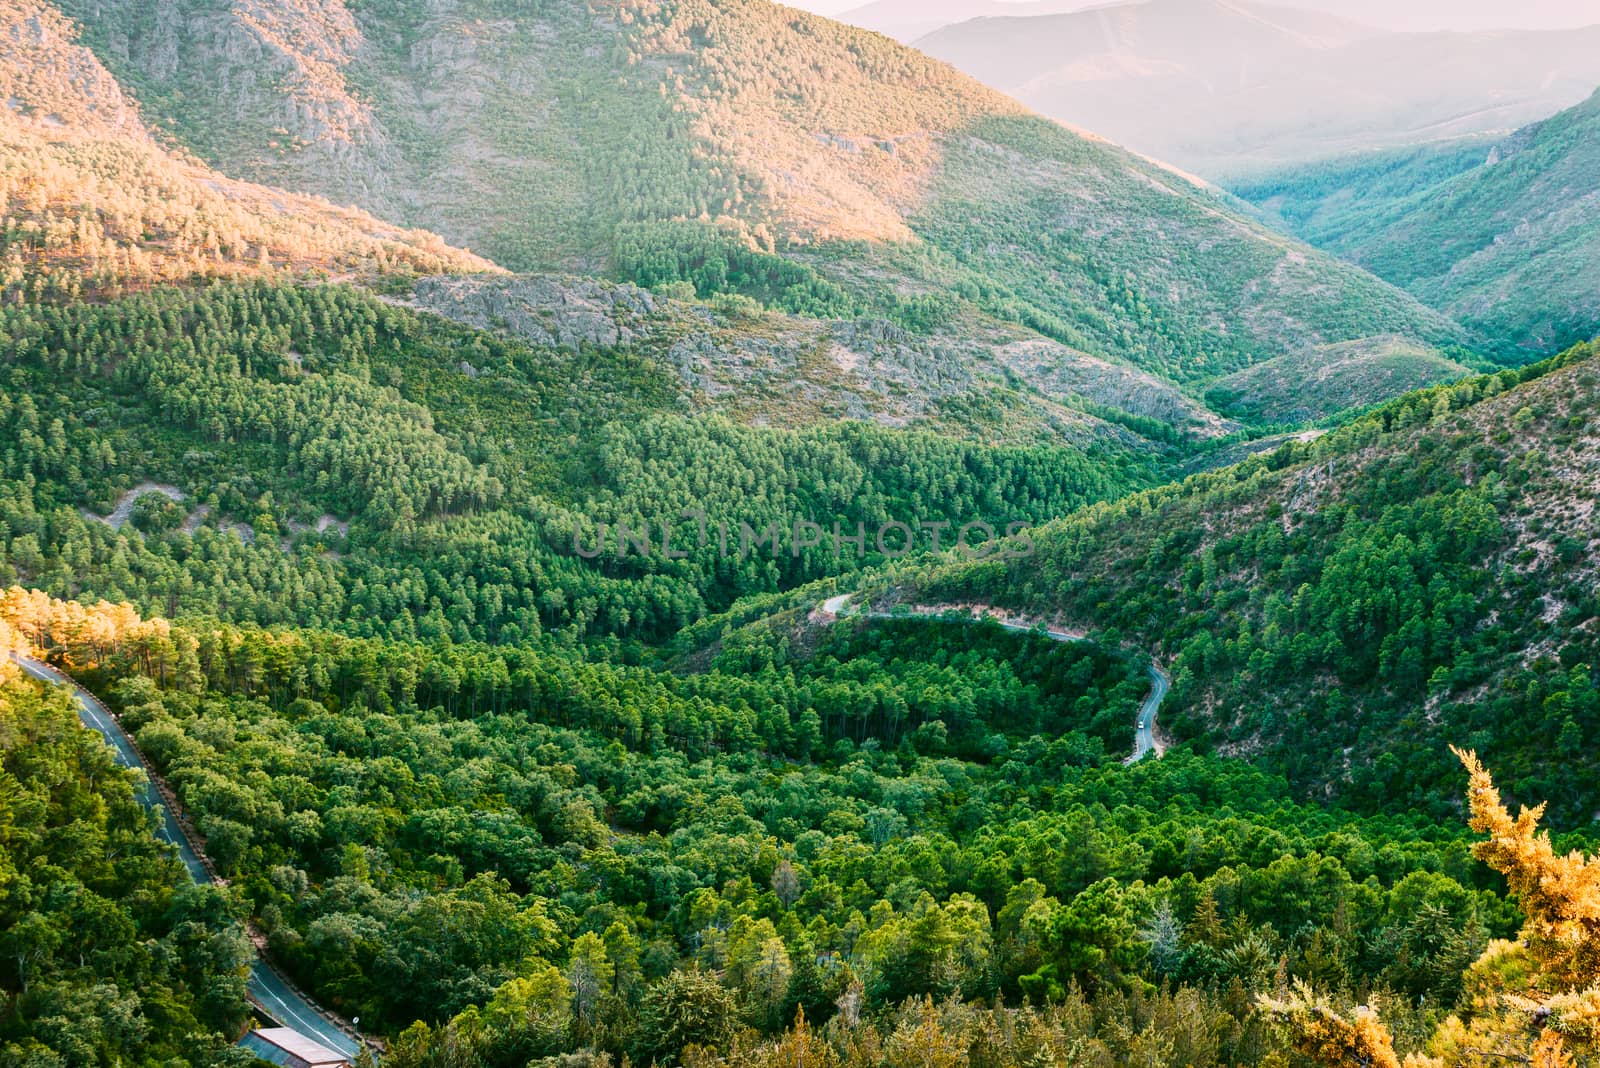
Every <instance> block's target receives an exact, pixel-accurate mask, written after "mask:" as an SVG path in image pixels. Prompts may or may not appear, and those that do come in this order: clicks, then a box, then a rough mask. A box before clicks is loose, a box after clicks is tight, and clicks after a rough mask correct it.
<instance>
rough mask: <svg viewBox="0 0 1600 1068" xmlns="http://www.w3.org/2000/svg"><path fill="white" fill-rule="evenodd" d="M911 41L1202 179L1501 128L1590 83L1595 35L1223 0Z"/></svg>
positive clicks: (982, 22)
mask: <svg viewBox="0 0 1600 1068" xmlns="http://www.w3.org/2000/svg"><path fill="white" fill-rule="evenodd" d="M1019 14H1020V12H1019ZM1595 20H1596V21H1597V22H1600V13H1597V14H1596V16H1595ZM916 47H917V48H919V49H921V50H922V51H925V52H927V53H928V54H930V55H934V56H938V57H939V58H941V59H945V60H948V61H949V62H950V63H952V64H954V65H955V66H956V67H958V68H960V69H961V70H963V71H966V72H967V73H968V74H971V75H973V76H974V77H976V78H978V79H979V80H980V81H983V82H985V83H987V84H989V85H993V86H995V87H996V88H999V89H1001V90H1004V91H1005V92H1007V93H1010V94H1012V95H1013V96H1015V97H1017V98H1018V99H1019V100H1021V101H1023V102H1024V103H1026V104H1028V105H1030V106H1031V107H1034V108H1037V109H1039V110H1040V111H1042V112H1043V113H1044V114H1046V115H1050V116H1052V117H1054V118H1057V119H1060V120H1061V121H1063V122H1068V123H1072V124H1075V125H1077V126H1081V127H1084V128H1087V129H1090V130H1093V131H1095V132H1096V133H1098V134H1101V135H1102V136H1105V137H1107V138H1109V139H1110V140H1112V141H1115V142H1117V143H1119V144H1124V145H1127V146H1128V147H1130V148H1133V149H1136V150H1138V151H1140V152H1144V153H1147V154H1149V155H1151V156H1154V157H1156V158H1158V159H1163V160H1167V161H1169V162H1171V163H1174V164H1177V165H1179V166H1182V167H1184V168H1187V169H1189V170H1191V171H1195V172H1197V173H1199V174H1202V175H1204V176H1206V177H1207V178H1215V179H1222V178H1227V177H1229V176H1232V175H1236V174H1248V173H1251V172H1253V171H1257V170H1260V169H1261V168H1263V167H1272V166H1283V165H1285V164H1288V163H1293V162H1297V161H1301V160H1312V159H1324V158H1327V157H1329V156H1334V155H1338V154H1340V153H1345V152H1350V151H1355V150H1360V149H1373V148H1379V147H1384V146H1394V145H1413V144H1417V143H1421V142H1428V141H1436V140H1439V139H1441V138H1447V137H1460V136H1467V135H1472V134H1478V133H1482V132H1485V131H1492V132H1496V133H1502V134H1503V133H1504V132H1505V131H1507V130H1514V129H1516V128H1518V127H1519V126H1522V125H1525V124H1526V123H1529V122H1533V121H1536V120H1540V119H1544V118H1546V117H1547V116H1549V115H1552V114H1554V113H1556V112H1557V111H1560V110H1561V109H1562V108H1566V107H1571V106H1572V105H1573V104H1576V103H1577V102H1579V101H1581V100H1582V99H1583V98H1584V97H1586V96H1588V95H1589V93H1590V92H1591V91H1592V90H1593V89H1594V86H1595V85H1596V84H1597V83H1600V26H1596V27H1593V28H1591V29H1585V30H1562V31H1553V30H1552V31H1544V32H1515V33H1513V32H1481V33H1471V34H1469V33H1407V34H1395V33H1389V32H1385V31H1382V30H1377V29H1373V28H1371V27H1368V26H1363V25H1359V24H1356V23H1352V22H1346V21H1344V20H1342V19H1338V18H1334V17H1332V16H1331V15H1325V14H1322V13H1320V12H1312V11H1305V10H1301V9H1300V8H1299V7H1295V6H1278V5H1275V4H1262V3H1237V2H1233V0H1138V2H1133V3H1121V4H1114V5H1109V6H1104V7H1096V8H1093V9H1091V10H1086V11H1080V12H1076V13H1072V14H1061V15H1049V16H1045V15H1039V16H1035V17H1027V18H1017V17H989V18H981V19H976V20H974V21H971V22H963V23H960V24H958V25H952V26H949V27H946V28H945V29H942V30H940V31H938V32H936V33H933V34H930V35H929V36H927V37H924V38H921V39H919V40H918V41H917V42H916Z"/></svg>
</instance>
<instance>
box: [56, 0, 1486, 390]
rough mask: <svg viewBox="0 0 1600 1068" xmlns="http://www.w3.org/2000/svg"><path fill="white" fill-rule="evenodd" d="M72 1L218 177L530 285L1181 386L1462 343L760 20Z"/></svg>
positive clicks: (846, 35)
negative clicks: (532, 278)
mask: <svg viewBox="0 0 1600 1068" xmlns="http://www.w3.org/2000/svg"><path fill="white" fill-rule="evenodd" d="M71 9H72V10H73V11H74V12H76V13H78V14H80V15H81V16H82V17H83V18H84V19H85V21H86V24H87V29H86V35H87V38H88V39H89V40H90V41H91V42H93V43H94V45H95V47H96V48H97V50H98V51H99V52H100V54H101V55H102V56H103V57H106V58H107V61H108V62H110V63H111V64H112V65H113V67H114V69H115V70H116V71H117V73H118V74H119V75H120V76H121V77H122V78H123V80H124V82H125V83H126V84H128V85H131V86H134V87H135V91H136V92H137V93H138V95H139V96H140V98H141V100H142V101H143V102H144V105H145V106H146V107H147V108H149V109H151V110H152V111H154V112H156V113H158V114H160V115H161V116H162V118H163V123H164V126H165V127H166V128H169V129H171V130H173V131H174V132H175V134H176V135H177V136H179V137H180V138H181V139H183V140H184V141H185V142H186V143H187V144H189V145H190V146H191V147H192V148H194V149H195V150H196V151H197V152H199V153H201V154H202V155H204V156H205V157H206V158H208V159H210V160H213V161H214V162H216V163H217V164H218V165H221V166H224V167H225V168H226V169H228V170H230V171H232V172H234V173H239V174H241V175H244V176H247V177H251V178H253V179H257V180H270V181H273V182H279V183H283V184H286V185H289V186H290V187H293V188H302V189H306V190H309V191H313V192H318V193H322V194H324V195H327V196H330V197H333V198H335V199H339V200H345V199H350V200H354V201H356V202H357V203H360V204H362V205H363V206H365V207H367V208H369V209H371V210H374V211H377V212H379V213H380V214H384V215H386V216H389V217H394V218H398V219H401V220H403V221H405V222H406V223H408V224H412V225H424V226H428V227H430V228H433V229H436V230H438V231H439V232H441V233H443V234H445V235H446V236H447V237H448V238H449V239H451V240H453V241H456V242H458V243H461V244H469V245H471V246H472V247H475V248H483V249H484V250H485V251H487V252H488V253H489V255H490V256H491V257H493V258H494V259H495V260H496V261H497V262H500V263H502V264H504V265H506V266H509V267H512V268H514V269H530V268H550V267H553V268H561V269H578V270H581V271H585V272H592V271H594V270H596V269H600V268H609V269H611V270H612V271H613V273H615V274H617V275H620V276H622V277H625V278H627V279H629V280H633V281H639V282H643V283H645V284H648V285H651V286H663V285H670V284H673V283H675V282H680V281H686V282H689V283H691V284H692V285H694V287H695V289H696V291H697V292H698V293H699V295H700V296H702V297H706V296H711V295H715V294H716V293H719V292H725V291H729V290H732V291H735V292H741V293H745V294H747V295H750V296H753V297H755V298H756V299H758V300H761V301H762V302H763V303H766V304H768V305H769V306H773V307H781V308H784V309H785V310H790V311H797V312H802V313H805V314H814V315H824V316H831V317H855V316H859V315H862V314H881V315H887V316H888V317H890V318H896V319H898V320H899V321H901V322H913V323H915V322H920V323H928V322H934V323H937V322H941V321H947V320H948V319H949V318H950V317H952V316H955V315H957V314H958V313H960V314H970V313H972V312H973V311H975V310H976V311H980V312H982V313H985V314H990V315H995V316H998V317H1000V318H1003V319H1008V320H1011V321H1013V322H1016V323H1021V324H1023V325H1026V326H1029V327H1032V328H1034V329H1036V330H1039V331H1042V332H1043V333H1045V334H1047V335H1049V336H1050V337H1052V338H1054V339H1055V340H1056V341H1058V342H1061V343H1063V344H1065V345H1067V346H1068V347H1070V348H1072V349H1074V350H1077V351H1079V352H1081V353H1082V354H1084V355H1087V356H1090V357H1094V358H1102V359H1103V358H1114V359H1121V360H1127V361H1131V362H1133V363H1134V364H1136V365H1137V366H1139V367H1140V368H1142V369H1143V370H1146V371H1154V372H1157V373H1160V374H1162V375H1164V376H1165V377H1167V378H1169V379H1174V380H1180V381H1181V380H1188V379H1192V378H1197V377H1202V376H1204V375H1208V374H1213V373H1217V372H1221V371H1229V370H1235V369H1238V368H1239V367H1242V366H1246V365H1248V364H1250V363H1254V362H1258V361H1260V360H1262V359H1267V358H1272V357H1275V356H1278V355H1281V354H1282V353H1283V352H1284V351H1304V350H1306V349H1309V348H1314V347H1316V346H1318V345H1321V344H1326V343H1331V342H1339V341H1350V340H1356V339H1358V338H1361V337H1366V336H1372V335H1377V334H1389V333H1398V334H1403V335H1406V336H1408V337H1410V338H1412V339H1415V340H1421V341H1424V342H1428V343H1432V344H1449V343H1451V342H1453V341H1455V340H1458V339H1459V333H1458V331H1457V330H1456V328H1455V327H1454V326H1453V324H1451V323H1449V322H1448V321H1447V320H1445V319H1444V318H1442V317H1440V316H1438V315H1436V314H1433V313H1430V312H1428V311H1426V310H1424V309H1422V308H1421V307H1420V306H1418V305H1417V304H1416V303H1415V302H1413V301H1412V300H1411V299H1410V298H1408V297H1406V296H1404V295H1402V294H1399V293H1397V292H1395V291H1394V290H1392V289H1390V288H1388V287H1387V286H1384V285H1383V284H1381V283H1379V282H1377V281H1376V280H1375V279H1373V278H1371V277H1370V276H1367V275H1365V274H1364V273H1362V272H1360V271H1357V270H1354V269H1351V268H1349V267H1347V266H1345V265H1342V264H1339V263H1337V262H1335V261H1333V260H1332V259H1330V258H1327V257H1324V256H1321V255H1319V254H1316V253H1313V252H1311V251H1310V250H1308V249H1305V248H1303V247H1301V246H1299V245H1296V244H1294V243H1292V242H1288V241H1285V240H1283V239H1282V238H1281V237H1279V236H1277V235H1274V234H1272V233H1270V232H1269V231H1267V230H1265V229H1264V228H1262V227H1261V226H1260V225H1258V224H1257V223H1255V222H1253V221H1249V220H1247V219H1244V218H1243V217H1241V216H1240V215H1238V214H1237V213H1235V211H1234V210H1233V209H1232V208H1231V207H1229V206H1227V205H1226V204H1224V203H1222V202H1221V201H1220V200H1219V199H1218V198H1216V197H1214V196H1213V195H1212V194H1211V193H1210V192H1208V191H1205V190H1202V189H1198V188H1196V187H1195V186H1194V185H1192V184H1191V183H1190V182H1188V181H1187V180H1185V179H1183V178H1181V177H1179V176H1177V175H1174V174H1172V173H1170V172H1168V171H1166V170H1164V169H1162V168H1160V167H1157V166H1154V165H1152V164H1149V163H1147V162H1145V161H1143V160H1140V159H1138V158H1136V157H1133V156H1131V155H1129V154H1127V153H1124V152H1122V151H1121V150H1118V149H1115V148H1112V147H1110V146H1107V145H1104V144H1102V143H1099V142H1096V141H1094V140H1092V139H1087V138H1084V137H1080V136H1077V135H1074V134H1072V133H1070V132H1068V131H1066V130H1064V129H1062V128H1061V127H1059V126H1057V125H1055V124H1053V123H1049V122H1046V121H1044V120H1042V119H1039V118H1037V117H1034V116H1032V115H1030V114H1028V113H1027V112H1026V110H1025V109H1024V108H1022V107H1021V106H1020V105H1019V104H1017V103H1015V102H1014V101H1011V100H1009V99H1007V98H1005V97H1003V96H1000V95H999V94H997V93H995V92H993V91H991V90H989V89H986V88H984V87H983V86H981V85H979V84H978V83H976V82H974V81H972V80H970V79H968V78H965V77H963V76H960V75H958V74H956V73H955V72H953V71H951V70H949V69H948V68H947V67H945V66H943V65H942V64H939V63H937V62H935V61H932V60H929V59H927V58H926V57H924V56H921V55H919V54H918V53H915V52H912V51H910V50H908V49H905V48H902V47H900V46H898V45H895V44H894V43H892V42H889V41H886V40H884V39H882V38H879V37H876V36H874V35H871V34H867V33H864V32H862V31H860V30H857V29H853V28H849V27H845V26H842V25H839V24H837V23H833V22H829V21H827V20H825V19H820V18H816V17H814V16H809V15H804V14H801V13H799V12H796V11H793V10H790V9H787V8H782V7H778V6H775V5H772V4H769V3H766V2H764V0H738V2H732V3H723V4H715V3H711V2H709V0H684V2H681V3H674V4H657V3H646V2H642V0H641V2H637V3H634V2H628V3H616V2H608V3H604V4H597V5H594V6H593V7H592V8H591V6H590V5H588V4H585V3H580V2H578V0H550V2H546V3H542V4H539V5H535V6H532V7H530V6H528V5H520V4H510V3H499V2H493V0H474V2H470V3H462V4H460V5H440V6H435V7H429V8H427V9H426V10H422V9H419V8H417V7H415V6H414V5H409V4H401V3H398V2H396V0H374V2H368V3H363V4H360V5H356V4H351V5H350V6H348V7H346V6H345V5H344V4H343V3H340V2H339V0H321V2H318V3H309V2H308V3H304V4H296V5H258V4H248V3H241V4H234V5H232V6H230V7H228V8H226V9H220V8H216V7H214V6H212V5H210V4H206V3H201V2H200V0H171V2H169V3H166V4H164V5H162V6H161V7H160V8H158V9H157V10H156V11H155V12H152V11H151V9H150V8H149V6H148V5H145V4H142V3H137V4H136V3H133V2H131V0H108V2H102V3H95V4H92V5H91V4H88V3H84V2H82V0H75V2H74V3H73V4H72V5H71ZM258 9H259V10H258ZM207 86H220V87H221V88H222V89H223V90H225V91H220V92H219V91H214V90H207V89H206V88H205V87H207Z"/></svg>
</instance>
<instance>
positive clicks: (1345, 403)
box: [1206, 338, 1472, 424]
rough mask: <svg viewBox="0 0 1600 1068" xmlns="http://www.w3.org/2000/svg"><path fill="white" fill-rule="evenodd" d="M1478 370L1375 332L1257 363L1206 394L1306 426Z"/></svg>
mask: <svg viewBox="0 0 1600 1068" xmlns="http://www.w3.org/2000/svg"><path fill="white" fill-rule="evenodd" d="M1471 373H1472V372H1471V371H1470V370H1469V369H1467V368H1466V367H1464V366H1462V365H1461V364H1459V363H1456V362H1455V361H1454V360H1451V359H1447V358H1446V357H1445V356H1443V355H1442V354H1440V353H1439V352H1437V351H1435V350H1433V349H1427V348H1421V347H1418V346H1416V345H1413V344H1411V343H1409V342H1407V341H1404V340H1402V339H1399V338H1373V339H1370V340H1367V341H1354V342H1347V343H1345V344H1343V345H1329V346H1328V347H1327V348H1324V349H1320V350H1318V351H1317V352H1315V353H1310V354H1306V355H1298V356H1280V357H1279V358H1278V359H1276V360H1268V361H1267V362H1266V363H1258V364H1256V365H1255V366H1254V367H1251V368H1248V369H1247V370H1243V371H1237V372H1235V373H1234V374H1231V375H1228V376H1226V377H1225V378H1220V379H1218V380H1217V381H1215V382H1213V383H1211V384H1210V385H1209V386H1207V387H1206V397H1207V399H1208V400H1209V401H1210V402H1211V403H1212V404H1213V405H1215V406H1216V407H1217V409H1218V410H1219V411H1224V412H1228V413H1230V414H1232V415H1234V416H1235V417H1236V418H1241V419H1248V420H1252V421H1255V422H1265V423H1291V424H1299V423H1308V422H1315V421H1317V420H1319V419H1324V418H1326V417H1328V416H1330V415H1337V414H1338V413H1340V412H1342V411H1346V410H1348V409H1351V408H1366V407H1370V406H1372V405H1374V404H1377V403H1379V402H1380V401H1385V400H1388V399H1390V398H1391V397H1396V396H1399V395H1401V394H1403V393H1410V392H1412V391H1413V390H1418V389H1423V388H1425V387H1427V386H1434V385H1438V384H1440V383H1442V382H1454V381H1456V380H1457V379H1461V378H1465V377H1467V376H1468V375H1470V374H1471Z"/></svg>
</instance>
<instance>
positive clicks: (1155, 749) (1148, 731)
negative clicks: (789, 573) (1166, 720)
mask: <svg viewBox="0 0 1600 1068" xmlns="http://www.w3.org/2000/svg"><path fill="white" fill-rule="evenodd" d="M854 599H855V594H853V593H841V594H836V595H835V596H833V597H829V598H828V599H827V600H826V601H823V602H822V604H821V606H820V607H819V608H818V610H817V612H818V615H819V616H820V617H822V618H834V619H837V618H840V617H843V616H858V617H860V618H863V619H916V618H919V617H921V618H934V617H937V616H939V615H941V614H942V613H943V612H945V611H951V610H954V606H951V608H950V609H939V608H930V609H923V610H920V611H916V612H912V613H909V614H906V613H901V614H896V613H893V612H863V611H861V610H860V609H859V608H852V607H851V606H850V602H851V601H852V600H854ZM979 618H982V619H984V620H985V621H987V622H990V623H995V624H998V625H999V626H1001V627H1003V628H1004V629H1006V630H1013V631H1018V632H1022V633H1032V632H1035V631H1038V630H1039V628H1038V627H1037V626H1036V625H1034V624H1030V623H1020V622H1015V621H1009V620H1004V619H998V618H996V617H994V616H984V617H979ZM976 621H977V620H976V619H975V620H974V622H976ZM1042 633H1043V634H1044V636H1045V637H1047V638H1049V639H1050V640H1051V641H1057V642H1081V641H1087V640H1088V639H1087V637H1086V636H1085V635H1083V634H1078V633H1074V632H1072V631H1064V630H1054V629H1051V628H1048V627H1047V628H1044V630H1043V631H1042ZM1171 692H1172V678H1171V676H1169V675H1168V674H1167V673H1166V671H1165V670H1164V669H1163V668H1162V667H1161V665H1159V664H1156V663H1153V662H1152V663H1151V665H1150V695H1149V696H1148V697H1146V698H1145V699H1144V704H1142V705H1140V706H1139V717H1138V719H1137V720H1136V721H1135V723H1134V730H1133V756H1131V757H1129V758H1128V763H1130V764H1134V763H1137V762H1139V761H1140V760H1143V759H1144V758H1145V757H1146V756H1149V755H1150V754H1151V753H1154V754H1155V755H1156V756H1158V757H1159V756H1160V755H1161V753H1162V748H1163V747H1162V745H1161V743H1160V741H1158V740H1157V739H1156V718H1157V717H1158V716H1159V715H1160V714H1161V705H1162V703H1163V702H1165V701H1166V699H1167V694H1169V693H1171Z"/></svg>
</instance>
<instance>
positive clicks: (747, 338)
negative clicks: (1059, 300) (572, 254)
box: [408, 275, 1235, 441]
mask: <svg viewBox="0 0 1600 1068" xmlns="http://www.w3.org/2000/svg"><path fill="white" fill-rule="evenodd" d="M408 303H409V305H410V306H412V307H414V308H417V309H420V310H424V311H429V312H433V313H435V314H438V315H441V316H444V317H445V318H448V319H452V320H454V321H456V322H460V323H463V324H466V325H469V326H473V327H476V328H478V329H482V330H493V331H497V332H500V333H502V334H506V335H510V336H515V337H519V338H522V339H524V340H526V341H528V342H529V343H531V344H534V345H538V346H545V347H551V348H557V349H564V350H567V351H572V352H576V351H578V350H580V349H582V348H585V347H593V348H599V349H607V348H616V347H620V346H630V347H633V348H635V349H636V350H638V351H640V352H643V353H646V354H650V355H653V356H655V357H656V358H657V359H658V360H659V361H660V362H661V363H662V364H663V365H664V366H665V367H666V368H667V369H668V370H670V371H671V372H672V373H673V375H674V376H675V377H676V378H677V379H678V381H679V382H680V384H681V385H682V387H683V390H684V393H685V396H686V398H687V399H688V400H689V403H690V404H691V405H692V406H693V407H695V408H698V409H703V410H715V411H720V412H723V413H724V414H727V415H729V416H731V417H733V418H737V419H739V420H740V421H743V422H747V423H750V424H752V425H773V426H804V425H813V424H815V423H816V422H817V421H819V420H823V419H859V420H869V421H872V422H876V423H879V424H881V425H884V426H896V427H903V426H914V425H927V426H936V427H939V428H940V429H944V430H947V431H954V432H957V433H961V432H963V431H964V430H965V431H966V432H968V433H971V432H973V431H974V428H976V427H978V426H982V427H983V429H982V431H981V435H982V436H985V437H989V438H999V439H1002V440H1028V441H1040V440H1062V439H1064V440H1070V441H1087V440H1090V439H1093V438H1099V437H1113V438H1119V439H1124V440H1130V441H1131V440H1132V438H1133V435H1132V434H1130V433H1129V432H1128V431H1126V430H1124V429H1123V428H1121V427H1119V426H1116V425H1114V424H1111V423H1107V422H1106V421H1105V420H1104V419H1102V418H1100V417H1098V416H1097V415H1095V414H1091V413H1092V412H1094V411H1096V410H1103V409H1115V410H1118V411H1122V412H1126V413H1128V414H1130V415H1135V416H1139V417H1142V418H1147V419H1155V420H1158V421H1160V422H1164V423H1168V424H1170V425H1172V426H1174V427H1177V428H1179V429H1180V430H1183V431H1185V432H1187V433H1190V434H1192V435H1194V436H1195V437H1197V438H1201V439H1205V438H1211V437H1215V436H1219V435H1222V434H1226V433H1228V432H1229V431H1231V430H1233V429H1235V426H1234V424H1231V423H1229V422H1227V421H1226V420H1224V419H1222V418H1221V417H1219V416H1217V415H1216V414H1215V413H1213V412H1211V411H1209V410H1208V409H1206V408H1205V406H1204V405H1203V404H1202V403H1201V402H1199V401H1198V400H1196V399H1195V398H1193V397H1190V396H1188V395H1187V394H1185V393H1183V392H1182V391H1181V390H1179V389H1178V388H1177V387H1175V386H1173V385H1171V384H1170V383H1167V382H1164V381H1162V380H1161V379H1159V378H1156V377H1154V376H1152V375H1149V374H1147V373H1145V372H1143V371H1140V370H1138V369H1136V368H1133V367H1129V366H1125V365H1121V364H1115V363H1111V362H1109V361H1107V360H1103V359H1098V358H1095V357H1091V356H1087V355H1085V354H1083V353H1081V352H1078V351H1076V350H1074V349H1071V348H1068V347H1067V346H1065V345H1061V344H1058V343H1057V342H1054V341H1051V340H1049V339H1046V338H1043V337H1040V336H1039V335H1037V334H1033V333H1031V332H1029V331H1026V330H1024V329H1022V328H1019V327H1014V326H1011V325H1009V324H1003V323H998V322H993V321H985V320H978V321H969V322H963V323H961V324H960V325H959V326H958V327H956V328H954V329H950V330H945V331H941V332H938V333H934V334H927V335H924V334H917V333H913V332H912V331H909V330H907V329H906V328H904V327H902V326H900V325H899V324H897V323H893V322H890V321H887V320H883V319H873V318H867V319H857V320H815V319H805V318H800V317H796V316H791V315H786V314H782V313H777V312H752V313H729V312H722V311H718V310H715V309H714V308H712V307H711V306H708V305H706V304H701V303H697V302H688V301H680V300H674V299H669V298H666V297H662V296H660V295H658V294H655V293H652V292H650V291H648V290H645V289H641V288H639V287H638V286H634V285H629V284H625V283H612V282H604V281H599V280H596V279H592V278H578V277H568V276H561V275H524V276H517V277H510V278H508V277H495V276H482V275H479V276H439V277H430V278H425V279H422V280H421V281H419V282H418V283H417V285H416V288H415V290H414V292H413V295H412V298H411V300H410V301H409V302H408ZM462 371H463V373H468V374H470V373H473V371H474V369H472V368H467V367H463V368H462ZM1085 409H1088V410H1087V411H1086V410H1085Z"/></svg>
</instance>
